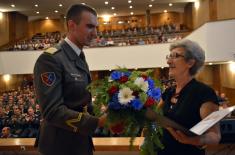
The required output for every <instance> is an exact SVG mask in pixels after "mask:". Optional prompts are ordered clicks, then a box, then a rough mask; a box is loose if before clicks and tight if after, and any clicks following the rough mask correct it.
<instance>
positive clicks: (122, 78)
mask: <svg viewBox="0 0 235 155" xmlns="http://www.w3.org/2000/svg"><path fill="white" fill-rule="evenodd" d="M119 81H120V82H121V83H125V82H127V81H128V77H127V76H121V78H120V80H119Z"/></svg>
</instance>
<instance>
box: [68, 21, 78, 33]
mask: <svg viewBox="0 0 235 155" xmlns="http://www.w3.org/2000/svg"><path fill="white" fill-rule="evenodd" d="M67 25H68V30H70V31H73V30H74V28H75V26H76V24H75V22H74V21H72V20H69V21H68V22H67Z"/></svg>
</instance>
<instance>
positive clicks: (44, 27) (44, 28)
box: [28, 19, 65, 37]
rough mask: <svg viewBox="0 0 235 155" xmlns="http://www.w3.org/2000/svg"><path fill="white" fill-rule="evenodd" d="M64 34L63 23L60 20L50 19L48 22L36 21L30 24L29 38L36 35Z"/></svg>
mask: <svg viewBox="0 0 235 155" xmlns="http://www.w3.org/2000/svg"><path fill="white" fill-rule="evenodd" d="M55 31H60V32H62V33H63V32H64V31H65V29H64V26H63V23H61V20H60V19H48V20H46V19H45V20H44V19H43V20H36V21H31V22H29V30H28V33H29V36H30V37H32V36H33V35H34V34H36V33H46V32H55Z"/></svg>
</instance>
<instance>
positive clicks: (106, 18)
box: [102, 15, 110, 22]
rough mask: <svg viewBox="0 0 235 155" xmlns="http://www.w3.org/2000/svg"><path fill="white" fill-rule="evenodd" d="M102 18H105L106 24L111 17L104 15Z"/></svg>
mask: <svg viewBox="0 0 235 155" xmlns="http://www.w3.org/2000/svg"><path fill="white" fill-rule="evenodd" d="M102 17H103V20H104V22H109V20H110V15H103V16H102Z"/></svg>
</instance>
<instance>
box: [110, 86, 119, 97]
mask: <svg viewBox="0 0 235 155" xmlns="http://www.w3.org/2000/svg"><path fill="white" fill-rule="evenodd" d="M117 91H118V88H117V87H116V86H112V87H110V88H109V90H108V93H109V95H110V96H112V95H113V94H115V93H116V92H117Z"/></svg>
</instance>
